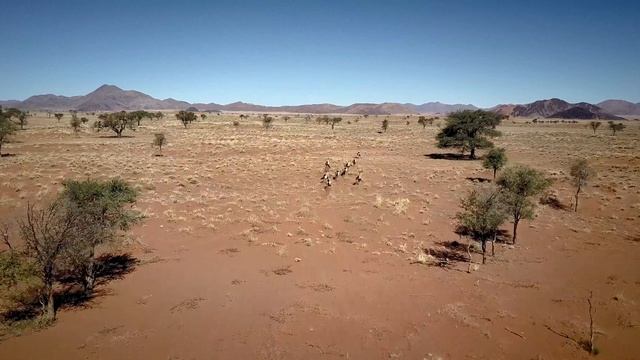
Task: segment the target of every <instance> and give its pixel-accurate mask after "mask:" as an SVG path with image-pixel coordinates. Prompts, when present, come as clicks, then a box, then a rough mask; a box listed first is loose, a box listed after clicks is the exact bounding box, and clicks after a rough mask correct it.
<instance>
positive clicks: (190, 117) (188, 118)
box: [176, 110, 197, 129]
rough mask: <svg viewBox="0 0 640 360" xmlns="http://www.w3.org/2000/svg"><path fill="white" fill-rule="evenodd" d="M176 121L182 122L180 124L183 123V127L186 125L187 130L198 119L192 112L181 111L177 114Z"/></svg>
mask: <svg viewBox="0 0 640 360" xmlns="http://www.w3.org/2000/svg"><path fill="white" fill-rule="evenodd" d="M176 119H178V120H180V122H182V125H184V128H185V129H186V128H187V126H188V125H189V124H191V123H192V122H194V121H196V119H197V117H196V114H195V113H194V112H192V111H185V110H180V111H179V112H178V113H177V114H176Z"/></svg>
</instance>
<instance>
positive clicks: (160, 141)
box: [153, 133, 167, 154]
mask: <svg viewBox="0 0 640 360" xmlns="http://www.w3.org/2000/svg"><path fill="white" fill-rule="evenodd" d="M166 143H167V137H166V136H164V133H156V134H153V145H154V146H156V147H158V150H160V154H162V147H163V146H164V145H165V144H166Z"/></svg>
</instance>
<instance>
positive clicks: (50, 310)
mask: <svg viewBox="0 0 640 360" xmlns="http://www.w3.org/2000/svg"><path fill="white" fill-rule="evenodd" d="M44 289H45V294H44V295H45V296H46V299H45V303H44V304H42V311H43V314H42V315H43V317H44V318H45V319H46V320H54V319H55V318H56V307H55V300H54V297H53V284H52V283H48V284H45V286H44Z"/></svg>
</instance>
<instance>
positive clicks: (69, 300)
mask: <svg viewBox="0 0 640 360" xmlns="http://www.w3.org/2000/svg"><path fill="white" fill-rule="evenodd" d="M138 263H139V261H138V259H136V258H135V257H133V256H131V255H130V254H104V255H101V256H100V257H98V258H97V259H96V264H95V266H96V268H97V269H98V270H97V274H96V281H95V286H96V288H94V290H93V291H92V292H91V293H90V294H87V293H85V292H84V291H83V289H82V287H81V286H79V285H78V281H77V279H76V278H74V277H72V276H68V275H63V276H61V277H60V278H59V279H58V281H59V282H60V283H61V284H62V286H60V287H59V289H58V290H57V291H56V293H55V295H54V297H55V304H56V308H57V309H73V308H88V307H90V305H91V303H92V301H93V300H94V299H96V298H98V297H101V296H105V295H108V294H109V291H108V290H107V289H104V288H103V287H101V286H102V285H106V284H107V283H108V282H110V281H112V280H117V279H122V278H124V276H125V275H127V274H129V273H131V272H132V271H133V270H134V269H135V267H136V266H137V264H138ZM40 314H41V307H40V304H39V303H38V302H37V299H35V300H34V301H33V302H31V303H25V304H23V305H22V306H20V307H19V308H16V309H12V310H9V311H6V312H4V313H2V314H0V321H1V322H8V323H12V322H17V321H25V320H30V319H35V318H37V317H38V315H40Z"/></svg>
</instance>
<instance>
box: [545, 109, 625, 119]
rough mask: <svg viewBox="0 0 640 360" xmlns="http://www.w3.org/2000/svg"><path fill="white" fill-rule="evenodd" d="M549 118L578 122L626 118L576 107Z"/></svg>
mask: <svg viewBox="0 0 640 360" xmlns="http://www.w3.org/2000/svg"><path fill="white" fill-rule="evenodd" d="M548 117H549V118H555V119H578V120H592V119H593V120H595V119H601V120H624V118H621V117H619V116H615V115H611V114H607V113H604V112H601V111H597V112H594V111H592V110H590V109H588V108H586V107H584V106H574V107H572V108H569V109H567V110H563V111H559V112H557V113H555V114H552V115H551V116H548Z"/></svg>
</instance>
